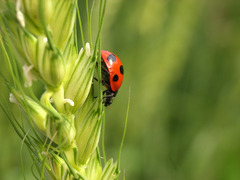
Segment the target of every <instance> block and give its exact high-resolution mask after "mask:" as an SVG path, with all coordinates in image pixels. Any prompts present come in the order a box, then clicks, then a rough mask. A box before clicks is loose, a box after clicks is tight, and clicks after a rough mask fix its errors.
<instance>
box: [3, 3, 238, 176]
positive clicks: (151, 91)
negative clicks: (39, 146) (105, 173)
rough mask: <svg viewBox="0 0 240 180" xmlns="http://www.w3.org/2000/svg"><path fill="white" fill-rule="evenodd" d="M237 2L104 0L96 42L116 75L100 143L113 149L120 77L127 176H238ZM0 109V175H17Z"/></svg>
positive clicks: (119, 124) (118, 132)
mask: <svg viewBox="0 0 240 180" xmlns="http://www.w3.org/2000/svg"><path fill="white" fill-rule="evenodd" d="M239 8H240V1H239V0H221V1H220V0H211V1H207V0H141V1H136V0H133V1H129V0H108V4H107V10H106V16H105V19H104V24H103V31H102V49H105V50H109V51H112V52H114V53H115V54H117V55H118V57H119V58H120V59H121V61H122V63H123V64H124V68H125V79H124V82H123V85H122V87H121V89H120V90H119V94H118V95H117V97H116V99H115V100H114V103H113V104H112V105H111V107H109V108H107V110H106V153H107V157H108V158H110V157H114V159H115V160H116V159H117V153H118V148H119V145H120V141H121V136H122V132H123V127H124V121H125V116H126V109H127V101H128V94H129V87H130V88H131V105H130V113H129V122H128V129H127V134H126V140H125V143H124V147H123V154H122V158H121V169H122V174H125V177H126V179H127V180H150V179H151V180H203V179H204V180H239V179H240V11H239ZM1 53H2V52H1ZM0 57H1V56H0ZM0 68H1V71H3V70H5V68H4V67H3V66H1V67H0ZM0 82H1V83H0V88H1V96H3V97H5V101H6V102H7V98H8V92H7V91H5V87H3V83H2V81H0ZM11 107H13V106H11V105H9V108H11ZM0 117H1V119H0V124H1V126H0V143H1V147H0V179H10V180H11V179H22V176H21V174H22V172H21V165H20V147H21V141H20V139H19V138H18V137H17V135H16V134H15V133H14V131H13V128H12V127H11V125H10V123H9V122H8V121H7V120H6V119H5V117H4V116H3V113H1V114H0ZM24 150H25V151H24V152H23V158H24V162H25V167H26V169H27V170H26V173H30V168H31V160H29V156H28V155H27V154H28V152H27V151H26V149H24ZM25 156H26V157H25ZM28 170H29V172H28ZM29 177H30V176H29Z"/></svg>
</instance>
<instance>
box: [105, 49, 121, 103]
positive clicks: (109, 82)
mask: <svg viewBox="0 0 240 180" xmlns="http://www.w3.org/2000/svg"><path fill="white" fill-rule="evenodd" d="M101 68H102V84H103V85H104V86H105V87H106V88H107V90H105V91H104V92H103V94H105V93H106V95H105V96H104V97H103V99H104V100H103V103H104V106H109V105H110V104H112V102H113V98H114V97H115V96H116V95H117V92H118V89H119V88H120V87H121V84H122V81H123V74H124V70H123V65H122V62H121V61H120V59H119V58H118V57H117V56H116V55H115V54H113V53H111V52H109V51H104V50H102V51H101Z"/></svg>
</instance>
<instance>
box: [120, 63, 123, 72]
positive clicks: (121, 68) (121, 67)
mask: <svg viewBox="0 0 240 180" xmlns="http://www.w3.org/2000/svg"><path fill="white" fill-rule="evenodd" d="M120 73H121V74H124V69H123V65H121V66H120Z"/></svg>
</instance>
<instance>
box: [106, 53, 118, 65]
mask: <svg viewBox="0 0 240 180" xmlns="http://www.w3.org/2000/svg"><path fill="white" fill-rule="evenodd" d="M107 60H108V61H109V62H110V63H113V62H115V61H116V57H115V56H114V55H113V54H110V55H109V56H108V57H107Z"/></svg>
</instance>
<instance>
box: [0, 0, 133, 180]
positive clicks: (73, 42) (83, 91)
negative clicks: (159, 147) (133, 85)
mask: <svg viewBox="0 0 240 180" xmlns="http://www.w3.org/2000/svg"><path fill="white" fill-rule="evenodd" d="M80 5H81V4H80ZM0 7H1V9H0V12H1V18H0V24H1V26H0V32H1V36H0V44H1V49H2V52H4V60H5V61H4V62H5V65H6V66H7V67H8V70H9V73H10V75H11V79H9V80H7V79H6V78H5V76H4V75H2V74H1V78H3V79H4V80H5V82H6V85H7V87H8V88H9V91H10V101H11V102H12V103H15V104H17V105H18V106H19V107H20V109H21V110H22V112H23V113H24V115H25V117H26V119H23V120H24V121H26V120H27V121H28V122H29V125H30V126H29V129H25V127H23V126H22V125H21V123H19V122H20V120H22V119H18V118H16V117H15V116H14V114H13V113H12V112H10V111H9V110H7V109H6V108H5V107H3V106H2V105H1V109H2V110H3V112H4V113H5V114H6V117H7V118H8V119H9V120H10V122H11V124H12V125H13V127H14V129H15V131H16V133H17V134H18V135H19V137H20V138H21V139H22V140H23V142H24V143H25V144H26V145H27V147H28V149H29V152H30V155H31V157H32V158H33V162H34V166H35V167H36V169H37V172H38V177H36V178H38V179H44V178H48V179H69V180H70V179H90V180H95V179H96V180H99V179H102V180H105V179H106V180H111V179H117V178H118V177H119V173H120V154H121V148H122V144H123V140H122V143H121V147H120V151H119V159H118V161H117V162H115V163H114V162H113V160H112V159H110V160H109V161H107V162H106V156H105V150H104V131H103V136H102V137H103V139H102V142H103V146H102V147H103V149H102V153H103V154H104V161H105V162H104V164H103V165H102V162H101V159H100V151H99V148H98V142H99V138H100V134H101V127H102V122H103V120H104V115H105V113H104V108H103V107H102V91H101V67H100V64H101V63H100V60H101V57H100V54H99V53H100V50H101V47H100V32H101V28H102V24H103V18H104V13H105V7H106V0H100V2H99V26H98V28H99V29H98V33H97V36H96V37H97V38H96V40H95V44H94V45H93V42H92V36H91V23H92V22H91V19H92V16H93V7H94V3H93V6H92V9H91V14H89V10H88V0H86V9H87V19H88V27H89V32H88V34H89V41H90V42H89V43H86V44H85V41H84V35H83V29H82V22H81V16H80V15H81V13H80V11H79V8H78V1H77V0H48V1H45V0H15V1H14V0H6V1H1V2H0ZM76 15H77V16H76ZM77 20H78V24H79V27H78V26H77V23H76V21H77ZM78 29H79V30H80V31H79V32H81V33H80V35H78V33H77V30H78ZM78 36H79V37H78ZM79 38H81V39H82V42H79V40H78V39H79ZM81 45H83V47H82V48H81V49H80V50H79V47H80V46H81ZM96 61H98V62H99V63H98V64H99V66H98V67H97V68H98V79H99V84H98V88H96V89H97V90H98V98H94V95H93V94H94V89H93V85H92V81H93V75H94V70H95V66H96ZM33 81H36V82H35V83H34V84H35V85H36V86H37V85H40V84H42V85H44V87H45V89H44V91H42V95H41V97H40V98H37V96H36V95H35V92H34V90H33V87H32V84H33ZM127 114H128V111H127ZM126 122H127V119H126ZM103 124H105V121H104V123H103ZM104 128H105V127H104V126H103V129H104ZM125 132H126V125H125V130H124V136H123V139H124V137H125ZM24 174H25V173H24V171H23V175H24Z"/></svg>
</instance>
